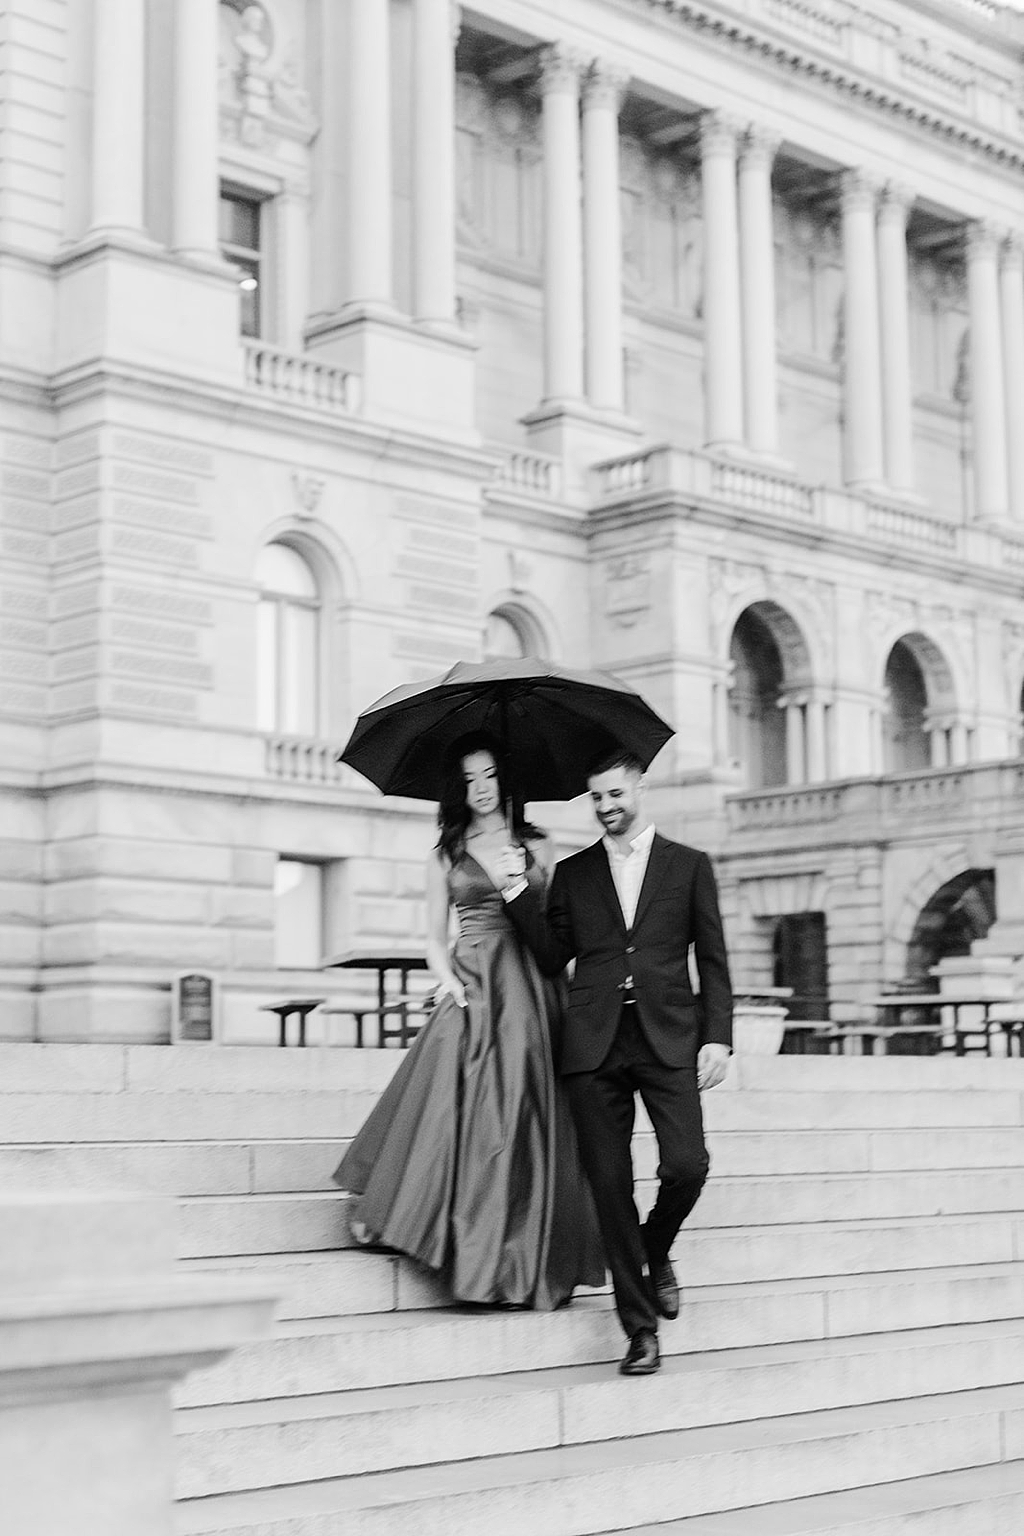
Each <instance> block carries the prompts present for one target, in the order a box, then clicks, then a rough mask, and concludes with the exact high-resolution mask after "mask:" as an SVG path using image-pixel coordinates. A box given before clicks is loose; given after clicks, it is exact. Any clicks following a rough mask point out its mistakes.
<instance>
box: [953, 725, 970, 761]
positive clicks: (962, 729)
mask: <svg viewBox="0 0 1024 1536" xmlns="http://www.w3.org/2000/svg"><path fill="white" fill-rule="evenodd" d="M969 740H970V738H969V736H968V731H967V725H966V723H965V722H964V721H963V720H954V721H953V724H952V725H951V727H950V731H949V760H950V762H951V763H966V762H967V761H968V760H969V758H970V752H969V751H968V746H969Z"/></svg>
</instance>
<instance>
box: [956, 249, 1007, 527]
mask: <svg viewBox="0 0 1024 1536" xmlns="http://www.w3.org/2000/svg"><path fill="white" fill-rule="evenodd" d="M967 297H968V304H969V308H970V324H971V420H972V425H973V429H974V515H975V517H978V518H1003V517H1005V516H1006V511H1007V499H1008V498H1007V473H1006V399H1005V390H1004V379H1003V344H1002V335H1001V332H1000V315H999V233H998V231H997V230H995V229H994V228H993V227H992V225H990V224H985V223H982V222H981V221H978V222H977V223H974V224H971V225H970V226H969V228H968V230H967ZM1017 430H1019V423H1018V424H1017Z"/></svg>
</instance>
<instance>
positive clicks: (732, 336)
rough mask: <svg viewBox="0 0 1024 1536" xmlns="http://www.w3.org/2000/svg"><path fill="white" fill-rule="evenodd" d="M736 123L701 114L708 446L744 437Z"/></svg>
mask: <svg viewBox="0 0 1024 1536" xmlns="http://www.w3.org/2000/svg"><path fill="white" fill-rule="evenodd" d="M736 138H737V127H736V124H735V123H733V122H732V121H731V120H730V119H729V118H727V117H725V116H724V115H723V114H722V113H720V112H708V113H705V115H704V116H703V117H702V118H701V138H700V146H701V190H702V197H703V205H704V410H705V439H706V442H707V444H708V446H709V447H715V446H719V445H721V446H729V445H732V446H735V445H736V444H739V443H742V441H743V373H742V367H741V357H742V342H741V331H740V272H739V231H738V221H737V206H736Z"/></svg>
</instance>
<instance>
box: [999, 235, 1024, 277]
mask: <svg viewBox="0 0 1024 1536" xmlns="http://www.w3.org/2000/svg"><path fill="white" fill-rule="evenodd" d="M1000 256H1001V258H1002V266H1003V271H1004V272H1020V271H1024V233H1022V232H1021V231H1020V230H1019V229H1011V230H1010V232H1009V234H1008V235H1007V236H1006V239H1005V240H1004V241H1003V244H1002V249H1001V250H1000Z"/></svg>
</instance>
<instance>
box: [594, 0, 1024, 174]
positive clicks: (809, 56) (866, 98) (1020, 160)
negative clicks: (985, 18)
mask: <svg viewBox="0 0 1024 1536" xmlns="http://www.w3.org/2000/svg"><path fill="white" fill-rule="evenodd" d="M618 3H620V4H622V3H626V4H627V5H628V6H629V8H630V9H633V8H635V5H636V0H618ZM641 3H642V4H643V6H644V7H645V9H647V10H656V11H660V12H661V13H662V14H663V15H664V17H665V18H666V20H667V21H669V22H675V23H676V24H677V25H680V26H683V27H685V28H686V29H687V30H689V31H692V32H699V33H703V34H704V35H706V36H707V37H709V38H711V39H712V40H714V41H715V42H717V43H720V44H724V45H725V46H727V47H729V48H739V49H743V50H745V51H746V52H748V53H751V54H755V55H756V56H757V58H758V59H759V60H764V61H765V63H767V64H770V65H772V66H774V68H775V69H777V70H780V71H783V72H784V73H786V74H789V75H799V76H802V77H803V78H804V79H806V80H811V81H815V82H817V83H818V84H820V85H823V86H826V87H829V88H831V89H833V90H836V91H839V92H840V93H842V94H843V95H845V96H848V97H850V98H852V99H853V100H855V101H858V102H860V103H863V104H864V105H865V106H867V107H871V108H873V109H875V110H876V111H880V112H884V113H887V114H888V115H889V116H891V117H894V118H899V119H901V120H902V121H904V122H907V123H913V124H914V125H915V126H917V127H918V128H920V129H921V130H922V131H924V132H926V133H930V134H934V135H935V136H936V137H939V138H942V139H945V140H946V141H947V142H948V143H950V144H955V145H957V146H958V147H959V148H962V149H968V150H973V151H974V152H975V153H977V154H980V155H982V156H984V157H985V158H986V159H988V160H991V161H994V162H995V163H996V164H999V165H1002V166H1005V167H1006V168H1007V169H1011V170H1021V169H1024V144H1021V143H1016V142H1014V141H1013V140H1011V139H1009V138H1006V137H1004V136H1000V135H997V134H995V133H991V132H986V131H985V130H984V129H983V128H980V127H978V126H976V125H975V124H973V123H969V122H967V121H965V120H964V119H963V118H958V117H955V116H954V115H952V114H950V113H946V112H943V111H942V110H941V108H938V107H929V106H928V105H927V104H926V103H925V102H924V101H922V100H919V99H914V98H911V97H910V96H908V95H904V94H902V93H901V92H899V91H897V90H895V89H894V88H893V87H892V86H891V85H890V84H889V83H888V82H887V81H883V80H878V79H872V78H871V77H870V76H869V75H867V74H866V73H864V72H862V71H859V70H857V69H856V68H855V67H854V66H851V65H849V64H847V63H845V62H841V61H837V60H834V59H830V58H828V57H827V55H826V54H825V53H822V52H817V51H815V49H814V47H813V43H811V42H808V43H807V44H806V45H804V44H802V43H801V44H793V43H790V42H787V41H784V40H783V39H782V38H781V37H780V36H779V29H777V28H773V27H771V26H769V25H763V26H759V25H758V24H757V22H755V21H753V20H752V19H751V18H750V17H749V16H745V17H740V16H738V15H729V14H727V13H726V14H723V12H722V11H719V10H717V9H715V8H712V7H711V6H710V5H706V4H697V3H693V0H641ZM933 14H935V11H934V9H933ZM943 19H944V20H947V21H948V20H949V19H950V18H949V17H948V16H944V17H943ZM1013 53H1014V57H1015V59H1016V60H1017V61H1018V63H1019V61H1020V58H1021V52H1020V49H1019V48H1014V49H1013Z"/></svg>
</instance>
